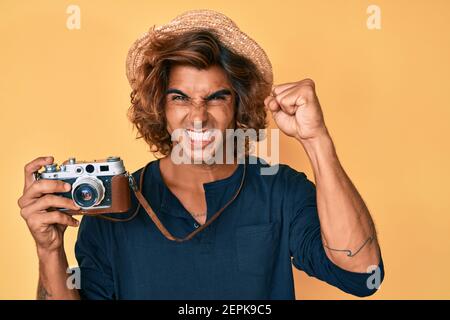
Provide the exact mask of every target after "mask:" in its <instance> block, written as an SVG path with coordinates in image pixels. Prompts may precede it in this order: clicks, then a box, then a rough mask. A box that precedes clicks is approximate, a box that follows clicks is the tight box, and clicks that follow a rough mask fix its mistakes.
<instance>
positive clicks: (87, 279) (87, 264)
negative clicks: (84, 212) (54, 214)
mask: <svg viewBox="0 0 450 320" xmlns="http://www.w3.org/2000/svg"><path fill="white" fill-rule="evenodd" d="M99 222H100V221H98V218H95V217H89V216H85V217H83V219H82V221H81V224H80V228H79V230H78V238H77V242H76V244H75V256H76V259H77V261H78V266H79V268H80V274H81V289H80V296H81V299H86V300H111V299H114V298H115V297H114V281H113V277H112V271H111V265H110V263H109V259H108V256H107V254H106V252H105V246H104V244H102V238H101V235H102V232H100V226H99Z"/></svg>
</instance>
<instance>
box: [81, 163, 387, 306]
mask: <svg viewBox="0 0 450 320" xmlns="http://www.w3.org/2000/svg"><path fill="white" fill-rule="evenodd" d="M258 160H259V159H258ZM243 166H244V165H243V164H240V165H239V166H238V168H237V169H236V170H235V172H234V173H233V174H232V175H231V176H229V177H228V178H225V179H221V180H217V181H214V182H209V183H206V184H204V190H205V196H206V203H207V219H210V218H211V216H212V215H214V213H215V212H216V211H217V210H219V209H220V208H221V207H222V206H223V205H224V204H225V203H226V202H227V201H228V200H229V199H230V198H231V197H232V196H233V195H234V193H235V191H236V190H237V188H238V186H239V183H240V181H241V177H242V174H243ZM267 167H268V165H267V164H265V163H264V162H260V161H258V163H257V164H247V170H246V177H245V181H244V185H243V188H242V190H241V192H240V194H239V196H238V197H237V198H236V200H235V201H234V202H233V203H232V204H231V205H230V206H229V207H228V208H227V209H226V210H225V211H224V212H223V213H222V214H221V215H220V216H219V218H218V219H217V220H216V221H214V222H213V223H212V224H211V225H210V226H208V227H207V228H206V229H205V230H203V231H202V232H200V233H199V234H197V235H196V236H195V237H194V238H193V239H191V240H189V241H187V242H183V243H177V242H173V241H170V240H168V239H166V238H165V237H164V236H163V235H162V234H161V233H160V231H159V230H158V229H157V228H156V226H155V225H154V223H153V222H152V221H151V219H150V217H149V216H148V215H147V213H146V212H145V211H144V210H143V209H141V210H140V211H139V214H138V215H137V216H136V218H134V219H133V220H131V221H129V222H111V221H107V220H103V219H100V218H96V217H88V216H86V217H84V218H83V219H82V222H81V225H80V228H79V233H78V239H77V242H76V247H75V254H76V258H77V260H78V264H79V267H80V271H81V291H80V293H81V296H82V298H84V299H295V291H294V283H293V274H292V264H293V265H294V266H295V267H297V268H298V269H300V270H303V271H305V272H306V273H307V274H308V275H310V276H314V277H316V278H318V279H321V280H323V281H326V282H328V283H329V284H331V285H333V286H336V287H338V288H340V289H341V290H343V291H345V292H348V293H351V294H354V295H357V296H367V295H370V294H372V293H374V292H375V291H376V289H369V288H368V287H367V285H366V281H367V279H368V277H369V276H370V275H371V274H370V273H353V272H349V271H346V270H343V269H341V268H339V267H338V266H336V265H334V264H333V263H332V262H331V261H330V260H329V259H328V258H327V256H326V254H325V251H324V249H323V245H322V241H321V233H320V225H319V219H318V215H317V206H316V192H315V186H314V184H313V183H312V182H311V181H309V180H308V179H307V177H306V175H305V174H304V173H301V172H297V171H295V170H294V169H292V168H290V167H289V166H287V165H279V170H278V172H277V173H276V174H275V175H262V174H261V169H262V168H267ZM141 170H142V169H140V170H138V171H137V172H135V173H134V174H133V175H134V176H135V178H136V179H137V180H139V174H140V172H141ZM144 179H145V180H144V181H145V183H144V186H143V195H144V196H145V197H146V199H147V200H148V202H149V203H150V205H151V206H152V208H153V210H154V211H155V213H156V214H157V215H158V217H159V219H160V220H161V221H162V223H163V224H164V225H165V226H166V228H167V229H168V230H169V231H170V232H171V233H172V234H173V235H174V236H176V237H180V238H182V237H185V236H186V235H187V234H189V233H190V232H192V231H194V230H195V229H196V228H198V224H197V222H196V221H195V220H194V218H193V217H192V216H191V215H190V214H189V212H188V211H187V210H186V209H185V208H184V207H183V205H182V204H181V202H180V201H179V200H178V199H177V198H176V197H175V195H174V194H173V193H172V192H171V191H170V189H168V188H167V186H166V185H165V184H164V182H163V180H162V177H161V172H160V169H159V160H156V161H153V162H151V163H150V165H149V167H148V169H147V171H146V173H145V177H144ZM136 206H137V200H136V198H135V196H134V194H133V195H132V209H131V210H130V212H132V211H134V208H136ZM126 215H127V214H121V215H114V217H120V218H124V217H126ZM380 268H381V274H382V275H383V274H384V271H383V263H382V262H380Z"/></svg>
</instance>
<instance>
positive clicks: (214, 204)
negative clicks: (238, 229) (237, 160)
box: [151, 159, 244, 218]
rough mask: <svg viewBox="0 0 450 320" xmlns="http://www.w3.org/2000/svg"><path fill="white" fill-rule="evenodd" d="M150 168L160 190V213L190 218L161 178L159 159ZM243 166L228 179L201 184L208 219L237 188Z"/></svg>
mask: <svg viewBox="0 0 450 320" xmlns="http://www.w3.org/2000/svg"><path fill="white" fill-rule="evenodd" d="M155 162H156V163H155V165H154V166H152V167H151V168H152V176H153V177H154V178H155V181H156V182H157V183H158V185H159V186H160V188H161V189H162V195H161V206H160V212H161V213H163V214H169V215H172V216H176V217H182V218H190V217H191V216H190V214H189V212H188V211H187V210H186V209H185V208H184V206H183V205H182V203H181V202H180V200H178V198H177V197H176V196H175V195H174V194H173V193H172V192H171V191H170V189H169V188H168V187H167V186H166V184H165V183H164V180H163V178H162V176H161V169H160V159H158V160H156V161H155ZM243 168H244V164H238V167H237V168H236V169H235V170H234V172H233V174H231V175H230V176H229V177H226V178H223V179H219V180H216V181H211V182H207V183H204V184H203V189H204V190H205V196H206V204H207V209H208V213H207V216H208V218H209V217H211V216H212V215H213V214H214V213H216V212H217V211H218V210H219V209H220V208H221V207H222V206H223V205H225V203H226V202H227V201H229V199H231V197H232V195H233V194H234V192H236V190H237V188H238V187H239V184H240V180H241V178H242V174H243Z"/></svg>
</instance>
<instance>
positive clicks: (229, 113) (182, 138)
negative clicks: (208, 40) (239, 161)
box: [165, 65, 235, 163]
mask: <svg viewBox="0 0 450 320" xmlns="http://www.w3.org/2000/svg"><path fill="white" fill-rule="evenodd" d="M234 101H235V94H234V92H233V90H232V87H231V84H230V83H229V81H228V79H227V75H226V73H225V71H224V70H223V69H222V68H220V67H219V66H211V67H209V68H208V69H204V70H199V69H196V68H195V67H192V66H184V65H177V66H173V67H172V68H171V71H170V75H169V84H168V89H167V91H166V105H165V113H166V119H167V130H168V132H169V133H170V134H171V135H172V140H173V143H174V151H173V152H174V153H178V152H179V151H181V152H182V154H183V157H184V159H188V160H189V161H190V162H191V163H205V162H209V161H211V159H212V158H213V157H214V155H216V154H217V152H218V151H219V150H220V149H222V151H223V150H224V148H225V145H226V144H225V143H222V141H223V137H225V130H226V129H232V128H234V127H235V120H234ZM173 156H174V155H173V154H172V158H173Z"/></svg>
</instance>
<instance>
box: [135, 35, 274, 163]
mask: <svg viewBox="0 0 450 320" xmlns="http://www.w3.org/2000/svg"><path fill="white" fill-rule="evenodd" d="M153 28H154V27H153ZM175 65H189V66H194V67H196V68H197V69H207V68H208V67H210V66H213V65H217V66H219V67H221V68H222V69H223V70H224V71H225V73H226V75H227V77H228V80H229V81H230V84H231V86H232V90H233V91H234V93H235V96H236V99H235V106H234V107H235V121H236V126H235V128H236V129H242V130H243V131H244V132H245V131H246V130H247V129H250V128H251V129H255V130H259V129H264V128H266V127H267V120H266V110H265V108H264V98H265V97H266V95H267V94H268V93H269V92H270V84H268V83H267V82H266V81H265V80H264V78H263V76H262V75H261V73H260V72H259V70H258V69H257V67H256V65H255V64H254V63H253V62H252V61H250V60H249V59H247V58H246V57H243V56H241V55H238V54H236V53H234V52H232V51H231V50H229V49H228V48H226V47H225V46H223V45H222V44H221V42H220V41H219V40H218V39H217V37H216V36H215V35H214V32H213V31H211V30H208V29H205V30H201V31H190V32H186V33H183V34H182V35H181V36H180V35H177V36H167V35H165V36H158V34H157V33H154V32H151V31H150V40H149V42H148V45H147V48H146V49H145V50H144V61H143V63H142V64H141V65H140V66H139V68H138V69H137V74H136V83H135V86H134V89H133V91H132V92H131V94H130V97H131V106H130V108H129V110H128V118H129V119H130V121H131V122H132V123H133V125H134V126H135V127H136V129H137V131H138V134H137V136H136V139H140V138H143V139H144V140H145V141H146V143H147V144H148V145H149V146H150V151H151V152H153V153H154V154H156V153H158V154H161V155H163V156H166V155H168V154H169V153H170V151H171V150H172V147H173V144H172V140H171V137H170V134H169V133H168V131H167V120H166V116H165V104H166V94H165V92H166V90H167V87H168V83H169V75H170V69H171V67H172V66H175ZM256 140H260V137H259V135H257V137H256ZM246 144H247V143H246ZM246 149H247V147H246Z"/></svg>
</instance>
